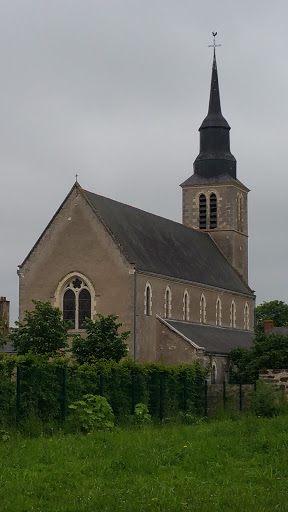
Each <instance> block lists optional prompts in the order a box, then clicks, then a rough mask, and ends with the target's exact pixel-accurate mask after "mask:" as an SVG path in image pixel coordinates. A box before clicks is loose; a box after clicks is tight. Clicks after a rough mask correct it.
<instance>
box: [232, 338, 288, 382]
mask: <svg viewBox="0 0 288 512" xmlns="http://www.w3.org/2000/svg"><path fill="white" fill-rule="evenodd" d="M230 357H231V361H232V363H234V365H235V370H234V371H232V373H231V380H232V381H234V382H239V381H242V382H253V381H255V380H257V379H258V377H259V370H264V369H268V368H273V369H277V368H288V336H287V335H283V334H264V333H259V334H257V336H256V337H255V340H254V346H253V347H251V348H249V349H244V348H236V349H234V350H232V351H231V352H230Z"/></svg>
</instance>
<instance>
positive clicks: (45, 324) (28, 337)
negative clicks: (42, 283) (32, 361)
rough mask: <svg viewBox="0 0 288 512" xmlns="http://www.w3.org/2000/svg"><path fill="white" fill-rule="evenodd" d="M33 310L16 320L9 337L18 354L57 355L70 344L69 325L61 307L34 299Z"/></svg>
mask: <svg viewBox="0 0 288 512" xmlns="http://www.w3.org/2000/svg"><path fill="white" fill-rule="evenodd" d="M32 302H33V304H34V305H35V308H34V310H33V311H27V310H26V311H25V315H24V321H23V322H16V325H17V326H18V327H17V328H16V327H15V328H12V333H11V334H10V335H9V336H8V339H9V340H10V341H11V342H12V344H13V346H14V348H15V350H16V352H17V354H27V353H28V352H32V353H34V354H42V355H43V354H47V355H48V356H50V357H51V356H55V355H57V354H59V352H60V351H61V350H63V349H64V348H66V347H67V346H68V343H67V338H68V329H69V325H67V323H66V322H64V320H63V318H62V313H61V311H60V309H58V308H53V307H52V306H51V304H50V302H41V301H39V300H33V301H32Z"/></svg>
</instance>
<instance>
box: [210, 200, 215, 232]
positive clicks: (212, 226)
mask: <svg viewBox="0 0 288 512" xmlns="http://www.w3.org/2000/svg"><path fill="white" fill-rule="evenodd" d="M215 228H217V197H216V194H211V195H210V229H215Z"/></svg>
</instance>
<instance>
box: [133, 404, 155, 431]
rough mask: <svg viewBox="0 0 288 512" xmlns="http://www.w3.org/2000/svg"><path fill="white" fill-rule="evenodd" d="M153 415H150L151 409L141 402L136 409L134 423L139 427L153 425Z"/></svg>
mask: <svg viewBox="0 0 288 512" xmlns="http://www.w3.org/2000/svg"><path fill="white" fill-rule="evenodd" d="M151 420H152V418H151V414H149V409H148V407H147V405H145V404H141V402H139V403H138V404H136V405H135V409H134V421H135V423H136V424H137V425H138V426H144V425H149V424H150V423H151Z"/></svg>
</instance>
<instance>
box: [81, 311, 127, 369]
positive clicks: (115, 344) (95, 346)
mask: <svg viewBox="0 0 288 512" xmlns="http://www.w3.org/2000/svg"><path fill="white" fill-rule="evenodd" d="M97 316H98V318H97V319H96V320H95V322H93V320H91V319H90V318H86V320H85V322H84V327H85V329H86V333H87V337H85V338H82V336H79V335H78V336H74V339H73V342H72V354H73V356H74V357H75V359H76V361H77V362H78V363H79V364H83V363H87V362H88V363H93V362H95V361H97V360H99V359H107V360H113V361H117V362H119V361H120V360H121V359H122V358H123V357H125V356H126V355H127V353H128V348H127V345H126V343H125V340H127V338H128V336H129V334H130V332H129V331H127V332H123V333H121V334H120V333H119V332H118V329H119V327H121V326H122V324H117V323H116V320H117V318H118V316H117V315H108V316H103V315H100V314H98V315H97Z"/></svg>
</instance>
